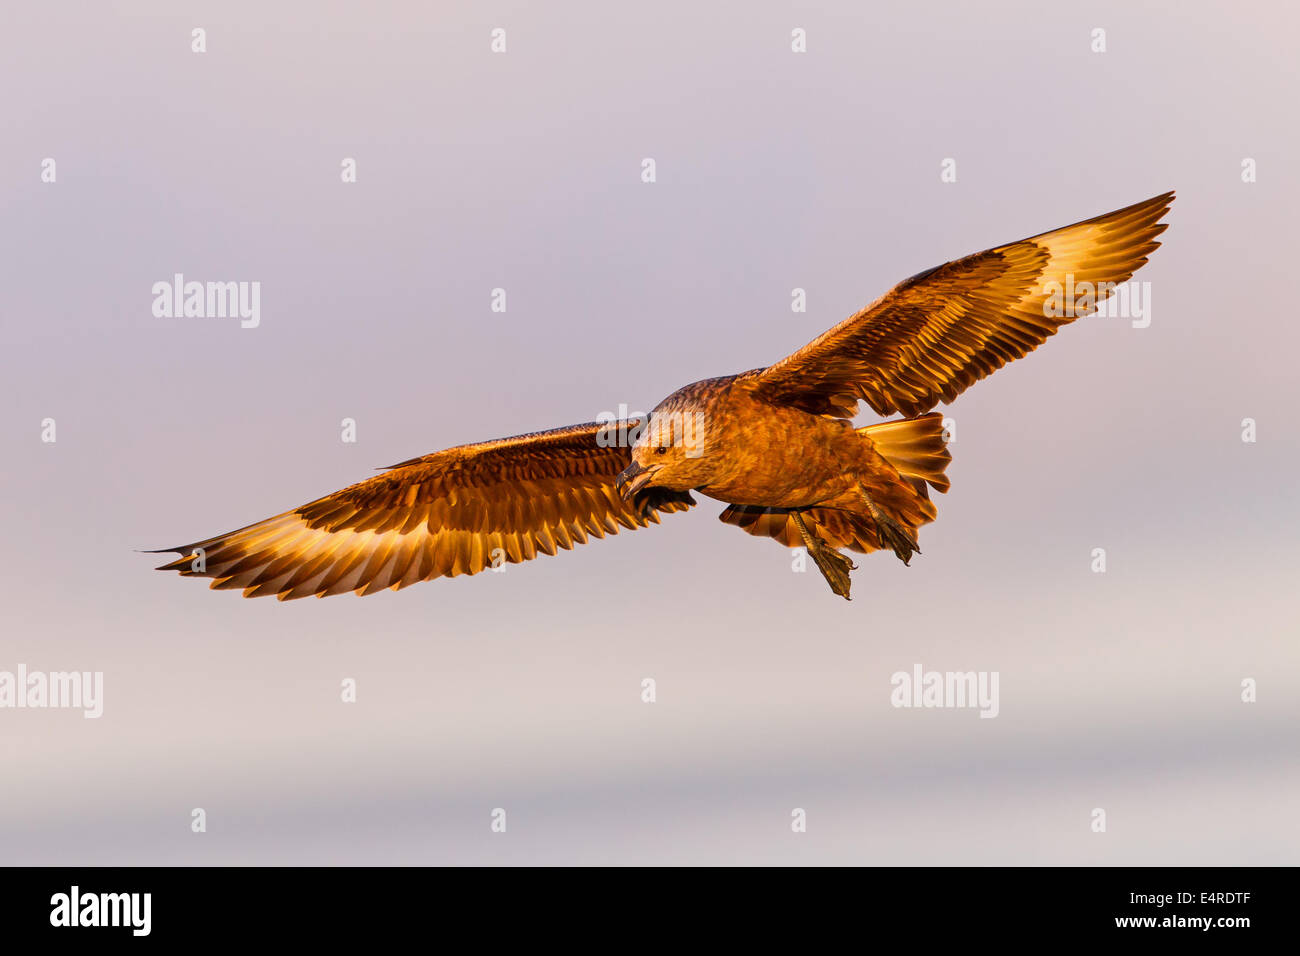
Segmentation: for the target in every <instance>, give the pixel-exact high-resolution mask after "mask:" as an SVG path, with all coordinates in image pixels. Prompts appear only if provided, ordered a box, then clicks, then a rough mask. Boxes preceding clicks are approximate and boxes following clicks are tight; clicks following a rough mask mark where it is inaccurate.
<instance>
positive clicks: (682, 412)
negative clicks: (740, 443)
mask: <svg viewBox="0 0 1300 956" xmlns="http://www.w3.org/2000/svg"><path fill="white" fill-rule="evenodd" d="M707 438H708V436H707V434H706V416H705V413H704V412H703V411H700V410H699V409H698V408H692V407H690V406H671V405H668V404H667V403H665V405H661V406H660V407H659V408H656V409H655V410H654V411H653V412H651V413H650V417H649V419H647V421H646V422H645V424H644V425H643V427H642V428H641V430H640V432H639V434H637V435H636V436H635V440H634V441H633V444H632V463H631V464H630V465H628V466H627V468H626V469H624V471H623V473H622V474H621V475H619V476H618V479H617V482H616V487H617V488H618V490H619V493H620V494H622V496H623V497H624V498H625V499H630V498H632V497H633V496H634V495H636V494H638V493H639V492H642V491H645V490H647V489H651V488H662V489H665V490H668V491H689V490H690V489H692V488H699V487H701V486H702V485H706V484H708V482H709V475H710V465H711V463H710V461H709V456H708V455H707V453H706V452H707V450H708V441H707Z"/></svg>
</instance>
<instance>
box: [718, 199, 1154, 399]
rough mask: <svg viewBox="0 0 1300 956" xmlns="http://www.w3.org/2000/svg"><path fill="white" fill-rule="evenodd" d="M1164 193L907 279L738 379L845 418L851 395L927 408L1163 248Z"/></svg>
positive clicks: (1036, 339) (1041, 335)
mask: <svg viewBox="0 0 1300 956" xmlns="http://www.w3.org/2000/svg"><path fill="white" fill-rule="evenodd" d="M1173 199H1174V194H1173V193H1171V192H1170V193H1165V194H1163V195H1161V196H1156V197H1155V198H1153V199H1148V200H1146V201H1145V202H1140V203H1137V204H1136V205H1133V206H1127V207H1125V208H1124V209H1118V210H1116V211H1115V212H1110V213H1106V214H1105V215H1102V216H1097V217H1095V218H1093V219H1087V220H1084V221H1083V222H1078V223H1075V224H1074V225H1072V226H1065V227H1063V228H1061V229H1056V230H1053V231H1052V232H1047V233H1043V234H1042V235H1040V236H1034V237H1032V238H1029V239H1022V240H1021V241H1020V242H1013V243H1009V244H1008V245H1005V246H997V247H996V248H993V249H987V250H985V251H984V252H977V253H975V254H974V255H971V256H967V257H965V258H964V259H957V260H955V261H953V262H949V263H946V264H944V265H942V266H939V267H938V268H936V269H931V270H929V271H928V272H923V273H921V274H920V275H917V276H913V277H912V278H911V279H908V280H906V281H905V282H902V283H900V284H898V285H897V286H895V287H894V288H893V289H891V290H890V291H889V292H887V293H885V295H883V296H882V297H881V298H880V299H878V300H877V301H876V302H874V303H872V304H871V305H869V306H867V307H866V308H865V309H863V310H862V311H861V312H859V313H858V314H857V315H853V316H850V317H849V318H847V319H845V320H844V321H843V322H841V323H840V324H839V325H837V326H835V328H833V329H831V330H830V331H828V332H826V333H824V334H822V335H820V336H818V337H817V338H816V339H814V340H813V341H811V342H809V343H808V344H807V345H805V346H804V347H803V348H801V349H800V350H799V351H797V352H795V353H794V354H792V355H790V356H787V357H786V358H784V359H782V360H781V361H780V362H777V363H776V364H775V365H772V366H770V367H769V368H765V369H757V370H755V371H753V372H748V373H746V374H745V375H744V376H742V380H743V381H744V383H745V385H746V387H748V388H750V389H752V391H753V393H754V395H755V396H756V397H758V398H761V399H764V400H766V401H769V402H773V403H775V404H785V405H792V406H794V407H796V408H802V409H804V410H805V411H810V412H813V413H815V414H831V415H841V416H846V417H851V416H852V414H853V412H854V410H855V409H856V407H857V400H859V399H861V400H863V401H865V402H866V403H867V404H868V405H870V406H871V407H872V408H873V409H874V410H875V411H877V412H878V413H880V414H881V415H890V414H893V413H894V412H902V413H903V414H904V415H906V416H908V417H911V416H914V415H919V414H921V413H922V412H925V411H929V410H930V409H931V408H933V407H934V406H935V405H937V404H938V403H939V402H940V401H945V402H950V401H952V400H953V399H954V398H956V397H957V396H958V395H959V394H960V393H961V392H963V391H964V390H965V389H966V388H967V387H969V386H970V385H972V384H973V383H975V382H977V381H979V380H980V379H981V378H984V376H986V375H989V374H990V373H992V372H994V371H996V370H997V369H999V368H1001V367H1002V366H1003V365H1005V364H1006V363H1007V362H1010V361H1012V360H1014V359H1018V358H1020V357H1021V356H1022V355H1024V354H1025V353H1026V352H1029V351H1032V350H1033V349H1035V348H1037V347H1038V346H1039V345H1041V344H1042V343H1043V342H1044V341H1046V340H1047V337H1048V336H1050V335H1054V334H1055V333H1056V330H1057V328H1058V327H1059V326H1061V325H1064V324H1065V323H1067V322H1072V321H1073V320H1074V319H1075V318H1077V317H1079V316H1081V315H1087V314H1089V313H1090V312H1092V311H1094V310H1095V308H1096V304H1097V303H1098V302H1100V301H1101V300H1103V299H1105V298H1107V296H1109V295H1110V294H1111V292H1112V291H1113V289H1114V287H1115V286H1118V285H1119V284H1120V283H1123V282H1126V281H1128V279H1129V278H1130V277H1131V276H1132V275H1133V273H1134V271H1136V270H1137V269H1138V268H1139V267H1140V266H1141V265H1142V264H1143V263H1145V262H1146V261H1147V255H1148V254H1149V253H1150V252H1151V251H1152V250H1153V249H1155V248H1156V247H1157V246H1159V245H1160V243H1158V242H1156V241H1155V238H1156V236H1158V235H1160V233H1162V232H1164V230H1165V226H1164V225H1163V224H1161V223H1160V218H1161V217H1162V216H1164V214H1165V213H1166V212H1167V211H1168V209H1169V204H1170V203H1171V202H1173ZM1071 289H1073V291H1074V295H1073V296H1071V297H1069V298H1067V294H1068V291H1069V290H1071ZM1057 305H1059V306H1060V308H1059V309H1058V308H1055V306H1057Z"/></svg>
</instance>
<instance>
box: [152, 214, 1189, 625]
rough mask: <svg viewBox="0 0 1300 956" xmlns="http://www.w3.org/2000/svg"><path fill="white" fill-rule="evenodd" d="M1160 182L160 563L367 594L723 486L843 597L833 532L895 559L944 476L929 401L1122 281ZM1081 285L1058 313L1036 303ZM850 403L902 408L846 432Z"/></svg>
mask: <svg viewBox="0 0 1300 956" xmlns="http://www.w3.org/2000/svg"><path fill="white" fill-rule="evenodd" d="M1172 201H1173V193H1166V194H1164V195H1162V196H1157V197H1155V198H1154V199H1150V200H1147V201H1146V202H1143V203H1138V204H1137V205H1134V206H1129V207H1127V208H1125V209H1120V210H1117V211H1116V212H1112V213H1107V214H1106V215H1104V216H1098V217H1096V218H1094V219H1089V220H1085V221H1083V222H1080V223H1076V224H1075V225H1073V226H1066V227H1065V228H1063V229H1057V230H1054V231H1053V232H1049V233H1045V234H1043V235H1041V236H1036V237H1033V238H1030V239H1025V240H1022V241H1020V242H1015V243H1010V244H1008V245H1004V246H998V247H996V248H993V249H989V250H986V251H985V252H980V253H977V254H975V255H972V256H967V257H965V258H963V259H958V260H956V261H954V262H949V263H947V264H945V265H942V266H939V267H938V268H936V269H931V270H929V271H927V272H923V273H921V274H919V275H917V276H914V277H912V278H911V279H908V280H906V281H905V282H903V283H901V284H899V285H898V286H895V287H894V288H893V289H892V290H890V291H889V292H888V293H886V294H885V295H884V296H882V297H881V298H880V299H878V300H877V301H876V302H874V303H873V304H871V305H869V306H868V307H867V308H865V309H863V310H862V311H861V312H859V313H857V314H856V315H854V316H851V317H850V318H848V319H846V320H845V321H844V322H841V323H840V324H839V325H837V326H835V327H834V328H833V329H831V330H829V331H828V332H826V333H824V334H823V335H821V336H818V337H817V338H816V339H814V340H813V341H812V342H810V343H809V344H807V345H805V346H804V347H803V348H801V349H799V350H798V351H797V352H795V353H793V354H792V355H790V356H788V357H787V358H785V359H782V360H781V361H780V362H777V363H776V364H775V365H772V366H770V367H768V368H762V369H754V370H752V371H749V372H745V373H742V374H740V375H730V376H725V377H722V378H714V379H708V380H706V381H703V382H696V383H695V384H693V385H688V386H686V387H685V388H682V389H679V390H678V391H676V392H674V393H673V394H672V395H670V396H669V397H668V398H666V399H665V400H664V401H663V402H661V403H660V404H659V406H657V407H656V408H655V409H654V411H653V412H651V414H650V416H649V418H648V419H647V420H644V421H642V420H639V419H637V420H633V421H629V422H619V423H590V424H586V425H573V426H569V427H567V428H558V429H554V430H552V431H545V432H536V433H533V434H529V435H520V436H517V437H515V438H505V439H500V440H498V441H490V442H482V443H479V444H475V445H462V446H460V447H457V448H450V449H447V450H445V451H440V452H435V453H434V454H432V455H426V456H424V457H422V458H415V459H412V460H410V461H407V462H403V463H401V464H399V465H395V466H393V467H392V468H391V469H389V470H388V471H385V472H384V473H383V474H381V475H377V476H376V477H374V478H370V479H369V480H367V481H363V482H361V483H359V484H356V485H352V486H351V487H348V488H344V489H343V490H342V491H338V492H335V493H334V494H332V495H327V496H326V497H324V498H320V499H317V500H316V501H313V502H310V503H308V504H306V505H303V506H302V507H300V508H296V509H294V510H293V511H288V512H285V513H284V514H281V515H278V516H276V517H274V518H268V519H267V520H265V521H261V522H259V523H257V524H253V525H249V526H248V527H246V528H242V529H240V530H238V531H233V532H230V533H228V534H223V535H218V536H216V537H214V538H208V539H206V540H204V541H198V542H195V543H194V544H188V545H182V546H179V547H176V548H168V549H165V550H168V551H175V552H178V553H180V554H181V555H182V557H180V558H179V559H177V560H175V561H172V562H170V563H168V564H165V565H163V566H162V570H175V571H180V573H181V574H182V575H185V576H198V577H207V578H211V579H212V587H214V588H233V589H239V590H242V591H243V593H244V596H245V597H257V596H260V595H266V594H274V595H276V596H278V597H279V598H280V599H281V600H286V599H289V598H298V597H306V596H307V595H315V596H317V597H324V596H326V595H329V594H339V593H342V592H345V591H355V592H357V593H358V594H370V593H372V592H374V591H377V590H380V589H383V588H393V589H399V588H403V587H406V586H407V585H409V584H414V583H415V582H417V581H424V580H427V579H430V578H434V577H440V576H447V577H454V576H455V575H458V574H475V573H477V572H479V571H482V570H484V569H485V568H488V567H494V566H499V565H500V564H503V563H507V562H509V563H515V562H520V561H527V560H530V559H531V558H534V557H536V556H537V554H539V553H542V554H554V553H555V552H556V551H557V550H560V549H565V550H567V549H569V548H572V547H573V545H574V544H584V543H586V541H587V540H588V539H589V538H590V537H598V538H601V537H604V536H605V535H606V534H615V533H617V532H618V531H619V530H620V529H628V530H632V529H636V528H642V527H645V526H646V525H647V524H650V523H658V521H659V515H660V513H671V512H675V511H684V510H686V509H687V508H689V507H691V505H693V504H694V499H693V498H692V497H691V494H690V492H691V491H698V492H700V493H701V494H704V495H707V496H709V497H711V498H716V499H718V500H721V501H724V502H726V503H727V504H728V507H727V508H726V510H725V511H723V513H722V515H721V518H722V520H723V521H724V522H726V523H728V524H734V525H736V526H737V527H740V528H742V529H744V530H745V531H747V532H748V533H750V534H753V535H757V536H760V537H771V538H774V539H776V540H777V541H779V542H781V543H782V544H784V545H787V546H789V547H806V548H807V549H808V553H809V555H810V556H811V557H812V559H813V561H814V563H815V564H816V566H817V567H818V568H819V570H821V572H822V574H823V575H824V576H825V577H826V580H827V582H828V583H829V584H830V586H831V589H832V590H833V591H834V592H835V593H837V594H840V595H842V596H843V597H845V598H847V597H848V596H849V574H848V572H849V571H850V570H851V569H852V568H853V567H854V566H853V565H852V564H851V563H850V562H849V560H848V558H846V557H845V556H844V555H842V554H841V553H840V550H839V549H842V548H843V549H848V550H851V551H857V552H861V553H865V552H870V551H875V550H880V549H885V548H887V549H889V550H892V551H894V553H895V554H897V555H898V557H899V558H901V559H902V560H903V561H904V562H909V561H910V559H911V557H912V554H913V553H914V552H917V551H919V549H918V548H917V544H916V533H917V530H918V529H919V528H920V526H921V525H923V524H926V523H928V522H930V521H933V520H934V517H935V508H934V504H933V503H932V502H931V501H930V496H929V489H931V488H933V489H934V490H936V491H940V492H942V491H947V490H948V479H947V478H946V477H945V476H944V469H945V468H946V467H947V464H948V462H949V460H950V456H949V454H948V451H947V448H946V446H945V443H944V437H943V430H942V418H941V417H940V416H939V415H938V414H929V415H926V414H923V413H924V412H926V411H928V410H929V409H931V408H933V407H934V406H935V405H936V404H938V403H939V402H941V401H943V402H951V401H952V400H953V399H954V398H956V397H957V395H959V394H960V393H961V392H962V391H964V390H965V389H966V388H967V387H969V386H970V385H971V384H973V383H974V382H976V381H978V380H979V379H981V378H983V377H985V376H986V375H989V374H990V373H992V372H994V371H996V370H997V369H998V368H1001V367H1002V366H1003V365H1004V364H1006V363H1007V362H1009V361H1012V360H1014V359H1016V358H1019V357H1020V356H1022V355H1024V354H1025V353H1027V352H1029V351H1031V350H1033V349H1034V348H1036V347H1037V346H1039V345H1041V344H1042V343H1043V342H1044V341H1045V340H1046V339H1047V337H1048V336H1050V335H1053V334H1055V333H1056V330H1057V328H1058V327H1060V326H1061V325H1064V324H1066V323H1068V322H1070V321H1073V319H1075V318H1077V317H1078V316H1079V315H1086V314H1088V313H1090V312H1092V311H1094V309H1095V303H1096V302H1098V301H1101V300H1102V299H1104V298H1106V297H1107V295H1109V293H1110V290H1109V288H1108V287H1107V284H1118V283H1122V282H1124V281H1126V280H1128V279H1129V278H1130V277H1131V276H1132V274H1133V273H1134V271H1135V270H1137V269H1138V268H1139V267H1140V266H1141V265H1142V264H1143V263H1145V262H1146V261H1147V260H1146V257H1147V255H1148V254H1149V253H1150V252H1151V251H1152V250H1153V249H1155V248H1156V247H1157V246H1158V245H1159V243H1158V242H1156V241H1155V237H1156V236H1158V235H1159V234H1160V233H1161V232H1163V231H1164V229H1165V226H1164V225H1162V224H1161V223H1160V222H1159V220H1160V219H1161V217H1162V216H1163V215H1164V214H1165V212H1166V211H1167V210H1168V208H1169V204H1170V203H1171V202H1172ZM1083 283H1091V284H1092V286H1093V287H1095V288H1096V294H1095V297H1093V298H1092V299H1090V300H1087V301H1085V302H1084V303H1082V304H1081V305H1080V306H1079V307H1078V308H1076V309H1074V310H1073V311H1067V312H1065V313H1064V314H1059V310H1053V309H1048V308H1045V300H1046V299H1047V298H1048V297H1049V296H1051V295H1052V294H1053V291H1054V290H1055V289H1057V288H1059V287H1061V286H1065V287H1070V286H1073V287H1076V288H1077V287H1080V286H1081V285H1082V284H1083ZM859 401H865V402H866V403H867V404H868V405H869V406H870V407H871V408H872V409H873V410H874V411H876V412H878V413H879V414H881V415H890V414H893V413H901V414H903V415H904V416H906V417H905V418H903V419H900V420H896V421H892V422H885V423H882V424H878V425H871V426H867V427H864V428H854V427H853V425H852V424H851V423H850V422H849V421H848V420H847V419H849V418H851V417H852V416H853V415H854V414H855V413H856V411H857V406H858V402H859Z"/></svg>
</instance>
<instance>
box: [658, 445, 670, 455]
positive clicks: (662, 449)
mask: <svg viewBox="0 0 1300 956" xmlns="http://www.w3.org/2000/svg"><path fill="white" fill-rule="evenodd" d="M655 454H656V455H666V454H668V449H667V448H665V447H664V446H663V445H660V446H659V447H658V448H656V449H655Z"/></svg>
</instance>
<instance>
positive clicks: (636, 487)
mask: <svg viewBox="0 0 1300 956" xmlns="http://www.w3.org/2000/svg"><path fill="white" fill-rule="evenodd" d="M658 470H659V469H657V468H643V467H641V466H640V465H638V464H637V463H636V462H632V464H630V465H628V466H627V467H626V468H624V469H623V472H622V473H621V474H620V475H619V476H618V477H617V478H615V479H614V488H615V489H616V490H617V491H618V493H619V494H620V495H622V496H623V500H624V501H626V500H628V499H629V498H631V497H632V496H633V495H634V494H636V493H637V492H638V491H640V490H641V489H642V488H644V487H645V486H646V485H648V484H650V481H651V479H653V478H654V476H655V472H656V471H658Z"/></svg>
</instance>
